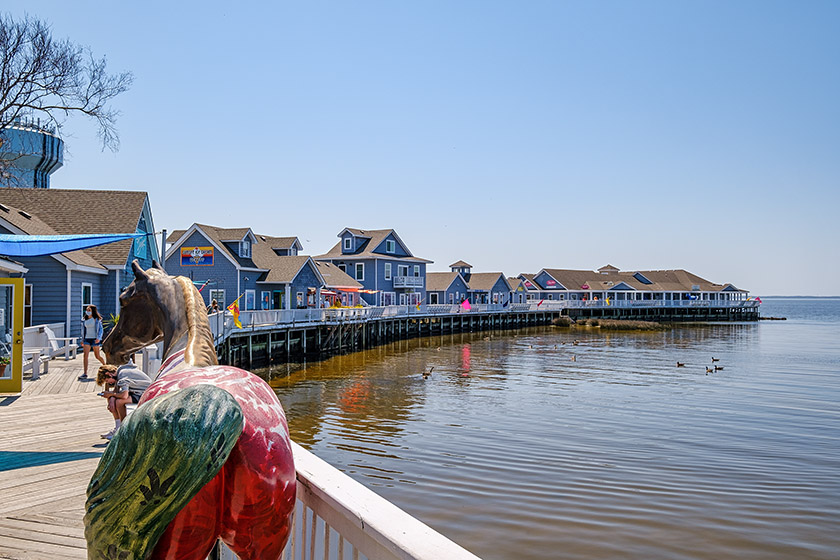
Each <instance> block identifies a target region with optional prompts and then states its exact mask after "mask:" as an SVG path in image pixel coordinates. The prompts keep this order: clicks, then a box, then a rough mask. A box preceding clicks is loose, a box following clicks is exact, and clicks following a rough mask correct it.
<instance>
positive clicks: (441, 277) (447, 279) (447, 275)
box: [426, 272, 459, 292]
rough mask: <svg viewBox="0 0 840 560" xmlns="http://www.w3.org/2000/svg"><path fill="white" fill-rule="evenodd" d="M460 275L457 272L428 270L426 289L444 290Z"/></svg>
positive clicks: (432, 290)
mask: <svg viewBox="0 0 840 560" xmlns="http://www.w3.org/2000/svg"><path fill="white" fill-rule="evenodd" d="M458 276H459V274H458V273H457V272H427V273H426V291H427V292H444V291H446V289H447V288H449V286H451V285H452V282H454V281H455V278H457V277H458Z"/></svg>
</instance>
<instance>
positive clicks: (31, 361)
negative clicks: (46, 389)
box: [21, 348, 50, 380]
mask: <svg viewBox="0 0 840 560" xmlns="http://www.w3.org/2000/svg"><path fill="white" fill-rule="evenodd" d="M42 367H43V372H44V373H49V371H50V356H49V354H44V350H43V349H42V348H29V349H27V348H24V349H23V367H22V369H21V371H31V372H32V379H33V380H35V379H38V378H39V377H41V368H42Z"/></svg>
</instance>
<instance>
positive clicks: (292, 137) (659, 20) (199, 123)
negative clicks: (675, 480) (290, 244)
mask: <svg viewBox="0 0 840 560" xmlns="http://www.w3.org/2000/svg"><path fill="white" fill-rule="evenodd" d="M18 4H19V5H18V6H12V7H9V6H7V7H4V8H0V10H6V11H7V13H9V14H11V15H12V16H15V17H20V16H22V15H24V14H25V13H28V14H29V15H30V16H34V17H37V18H40V19H43V20H45V21H47V22H49V23H50V24H51V26H52V30H53V34H54V36H56V37H62V38H64V37H66V38H69V39H71V40H73V41H74V42H76V43H78V44H81V45H85V46H89V47H90V48H91V49H92V51H93V52H94V54H96V55H99V56H101V55H105V56H107V59H108V67H109V69H111V70H112V71H113V72H121V71H130V72H132V73H133V74H134V79H135V80H134V84H133V86H132V87H131V89H130V90H129V91H128V92H126V93H124V94H122V95H120V96H119V97H118V98H117V99H116V100H115V102H114V106H115V107H116V108H117V109H119V110H120V111H121V116H120V118H119V120H118V122H117V126H118V130H119V134H120V140H121V146H120V149H119V151H118V152H116V153H113V152H110V151H107V150H106V151H102V147H101V145H100V143H99V141H98V139H97V137H96V128H95V126H94V124H93V123H92V122H89V121H86V120H85V119H84V118H82V117H71V118H69V119H68V120H67V121H66V122H65V125H64V131H63V136H64V139H65V144H66V153H65V162H64V167H63V168H61V169H59V170H58V171H56V172H55V173H54V175H53V176H52V180H51V186H52V187H53V188H89V189H118V190H142V191H146V192H148V193H149V197H150V202H151V205H152V212H153V216H154V221H155V227H156V229H158V230H160V229H164V228H166V229H168V230H170V231H171V230H173V229H186V228H187V227H189V226H190V225H191V224H192V223H195V222H197V223H205V224H211V225H215V226H220V227H250V228H252V229H253V230H254V231H255V232H256V233H261V234H267V235H274V236H297V237H299V238H300V240H301V243H302V244H303V246H304V252H305V253H307V254H312V255H318V254H321V253H325V252H327V251H328V250H329V249H330V248H331V247H332V246H333V245H334V244H335V243H336V242H337V241H338V238H337V235H338V233H339V232H340V231H341V230H342V229H344V228H345V227H355V228H360V229H380V228H394V229H395V230H396V231H397V233H398V235H399V236H400V238H401V239H402V240H403V241H404V242H405V243H406V245H408V248H409V250H410V251H411V252H412V253H413V254H414V255H415V256H419V257H423V258H427V259H430V260H433V261H434V264H432V265H430V266H429V270H438V271H442V270H448V265H449V264H450V263H452V262H454V261H457V260H459V259H463V260H465V261H467V262H469V263H470V264H472V265H473V271H474V272H480V271H503V272H505V273H506V274H507V275H509V276H514V275H517V274H519V273H521V272H538V271H539V270H540V269H542V268H573V269H590V270H594V269H597V268H598V267H600V266H603V265H605V264H607V263H610V264H612V265H614V266H617V267H619V268H620V269H622V270H645V269H674V268H683V269H686V270H689V271H691V272H694V273H696V274H698V275H700V276H702V277H704V278H707V279H709V280H711V281H713V282H719V283H725V282H731V283H733V284H734V285H736V286H737V287H739V288H743V289H748V290H750V291H751V292H752V294H753V295H840V259H838V258H837V257H838V245H840V244H839V243H838V242H840V226H838V217H837V213H838V208H840V194H839V193H840V101H839V100H840V64H838V60H840V33H839V32H838V26H837V22H838V21H840V3H838V2H834V1H820V0H812V1H809V2H793V1H789V2H776V1H755V2H753V1H747V0H743V1H738V2H729V1H704V2H699V1H695V2H672V1H665V0H663V1H636V2H626V1H609V0H607V1H602V2H574V3H573V2H562V1H550V2H540V1H530V2H496V1H488V0H475V1H460V2H453V1H451V0H450V1H425V2H385V1H379V2H367V1H354V2H326V1H323V2H294V3H291V2H286V1H278V2H239V3H235V5H234V3H230V2H211V1H203V2H189V1H179V2H167V3H163V2H157V1H149V2H144V3H140V2H110V3H104V4H103V3H101V2H87V1H82V2H66V1H61V2H52V1H40V0H29V1H28V2H26V3H18ZM91 211H92V214H93V215H94V216H95V214H96V211H97V209H95V208H94V209H91ZM102 211H107V209H104V208H103V209H102Z"/></svg>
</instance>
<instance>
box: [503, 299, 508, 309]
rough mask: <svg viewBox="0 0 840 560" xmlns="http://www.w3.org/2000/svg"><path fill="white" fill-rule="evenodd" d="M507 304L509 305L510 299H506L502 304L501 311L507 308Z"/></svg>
mask: <svg viewBox="0 0 840 560" xmlns="http://www.w3.org/2000/svg"><path fill="white" fill-rule="evenodd" d="M509 303H510V298H508V299H507V301H506V302H505V303H504V304H502V309H504V308H505V307H507V306H508V304H509Z"/></svg>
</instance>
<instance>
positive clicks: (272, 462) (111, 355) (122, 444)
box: [85, 261, 295, 560]
mask: <svg viewBox="0 0 840 560" xmlns="http://www.w3.org/2000/svg"><path fill="white" fill-rule="evenodd" d="M132 268H133V270H134V281H133V282H132V283H131V284H130V285H129V286H128V287H127V288H126V289H125V291H124V292H123V293H122V294H121V295H120V308H121V309H120V318H119V321H118V323H117V325H116V327H115V328H114V330H113V331H111V333H110V334H109V335H108V337H107V338H106V339H105V341H104V343H103V349H104V350H105V354H106V356H107V357H108V362H109V363H113V364H125V363H127V362H128V356H130V355H131V354H132V353H133V352H135V351H137V350H139V349H140V348H142V347H144V346H146V345H148V344H152V343H155V342H158V341H161V340H162V341H163V352H164V358H163V364H162V365H161V368H160V370H159V372H158V374H157V378H156V379H155V381H154V382H153V383H152V385H151V386H149V388H148V389H147V390H146V392H145V393H144V395H143V398H142V399H141V400H140V403H139V406H138V407H137V409H136V410H135V411H134V413H133V414H131V415H130V416H129V417H128V418H127V419H126V421H125V422H123V425H122V427H121V428H120V429H119V430H118V431H117V433H116V435H115V436H114V438H113V439H112V440H111V443H110V444H109V445H108V448H107V449H106V451H105V454H104V455H103V456H102V459H101V460H100V462H99V466H98V468H97V469H96V472H95V473H94V475H93V477H92V478H91V481H90V485H89V486H88V490H87V496H88V497H87V502H86V504H85V505H86V514H85V537H86V539H87V543H88V558H89V559H91V560H92V559H96V560H111V559H113V560H133V559H147V558H152V559H167V560H192V559H196V560H198V559H201V560H203V559H205V558H207V555H208V554H209V553H210V551H211V549H212V548H213V546H214V544H215V543H216V541H217V539H221V540H222V541H224V542H225V543H226V544H227V545H228V546H229V547H230V548H231V549H232V550H233V551H234V552H235V553H236V554H237V556H239V558H241V559H243V560H257V559H259V560H268V559H276V558H279V557H280V554H281V552H282V550H283V547H284V546H285V544H286V541H287V540H288V537H289V530H290V523H291V513H292V511H293V509H294V504H295V469H294V464H293V458H292V450H291V444H290V442H289V430H288V427H287V425H286V417H285V414H284V413H283V408H282V406H281V405H280V402H279V401H278V400H277V396H276V395H275V394H274V391H272V390H271V387H269V386H268V384H267V383H266V382H265V381H263V380H262V379H260V378H259V377H257V376H255V375H254V374H252V373H249V372H247V371H244V370H241V369H238V368H234V367H228V366H220V365H218V361H217V359H216V350H215V347H214V345H213V337H212V333H211V331H210V325H209V323H208V321H207V314H206V312H205V307H204V302H203V300H202V298H201V295H200V294H199V293H198V291H197V290H196V289H195V287H194V286H193V284H192V282H191V281H190V280H189V279H187V278H184V277H181V276H178V277H173V276H169V275H168V274H166V272H165V271H164V270H163V269H162V268H160V265H158V264H157V263H154V264H153V268H150V269H149V270H146V271H144V270H143V269H142V268H141V267H140V265H139V264H138V263H137V261H134V262H133V263H132Z"/></svg>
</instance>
